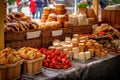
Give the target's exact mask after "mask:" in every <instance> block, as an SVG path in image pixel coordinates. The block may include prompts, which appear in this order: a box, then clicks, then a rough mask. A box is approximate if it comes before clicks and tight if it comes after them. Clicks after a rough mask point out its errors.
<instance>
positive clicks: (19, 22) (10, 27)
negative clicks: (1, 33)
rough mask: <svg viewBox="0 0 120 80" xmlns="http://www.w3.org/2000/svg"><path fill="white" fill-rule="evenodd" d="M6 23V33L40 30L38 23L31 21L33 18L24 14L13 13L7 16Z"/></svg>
mask: <svg viewBox="0 0 120 80" xmlns="http://www.w3.org/2000/svg"><path fill="white" fill-rule="evenodd" d="M4 23H5V32H9V31H12V32H13V31H25V30H33V29H38V28H39V26H38V24H37V23H36V22H34V21H31V18H30V17H29V16H25V14H24V13H22V12H12V13H9V14H7V16H6V18H5V20H4Z"/></svg>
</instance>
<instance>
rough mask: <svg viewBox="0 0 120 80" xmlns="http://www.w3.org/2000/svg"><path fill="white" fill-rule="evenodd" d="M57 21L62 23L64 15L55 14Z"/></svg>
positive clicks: (64, 19)
mask: <svg viewBox="0 0 120 80" xmlns="http://www.w3.org/2000/svg"><path fill="white" fill-rule="evenodd" d="M57 21H58V22H60V23H64V22H65V21H66V16H65V15H57Z"/></svg>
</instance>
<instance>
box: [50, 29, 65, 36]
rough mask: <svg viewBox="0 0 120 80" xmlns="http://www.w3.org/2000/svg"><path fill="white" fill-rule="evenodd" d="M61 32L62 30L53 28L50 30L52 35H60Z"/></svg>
mask: <svg viewBox="0 0 120 80" xmlns="http://www.w3.org/2000/svg"><path fill="white" fill-rule="evenodd" d="M62 34H63V30H54V31H52V36H60V35H62Z"/></svg>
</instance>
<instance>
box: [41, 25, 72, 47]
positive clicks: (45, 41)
mask: <svg viewBox="0 0 120 80" xmlns="http://www.w3.org/2000/svg"><path fill="white" fill-rule="evenodd" d="M71 29H72V28H71V27H69V28H58V29H46V30H42V34H41V35H42V47H45V48H48V47H49V46H50V45H51V44H52V41H53V40H54V39H59V40H64V39H65V37H71V33H72V31H71Z"/></svg>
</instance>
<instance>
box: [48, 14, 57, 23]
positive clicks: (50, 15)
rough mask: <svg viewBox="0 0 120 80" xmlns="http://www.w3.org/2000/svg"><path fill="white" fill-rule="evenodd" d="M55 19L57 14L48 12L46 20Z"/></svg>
mask: <svg viewBox="0 0 120 80" xmlns="http://www.w3.org/2000/svg"><path fill="white" fill-rule="evenodd" d="M56 20H57V15H56V14H55V13H51V14H49V16H48V19H47V21H49V22H51V21H56Z"/></svg>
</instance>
